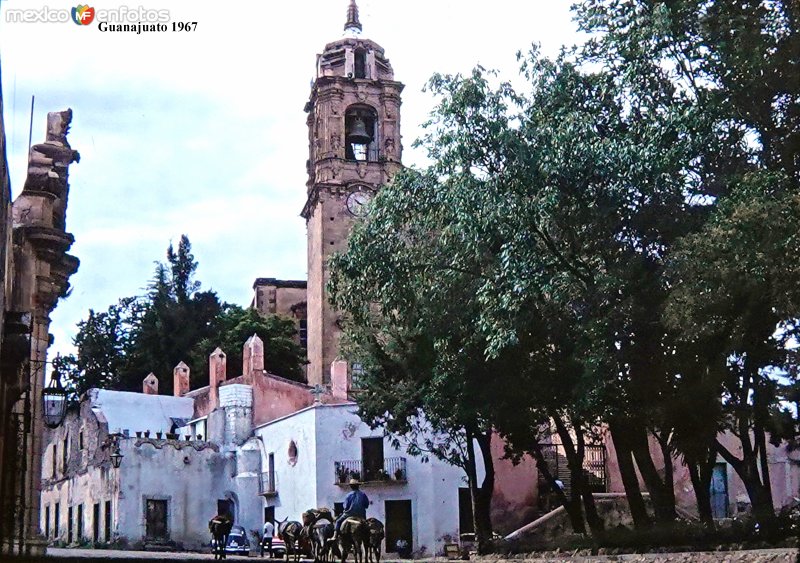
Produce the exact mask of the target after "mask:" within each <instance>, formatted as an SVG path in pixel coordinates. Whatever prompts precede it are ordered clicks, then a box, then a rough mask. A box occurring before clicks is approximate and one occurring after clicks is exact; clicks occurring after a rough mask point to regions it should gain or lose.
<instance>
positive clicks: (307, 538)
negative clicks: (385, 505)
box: [208, 479, 385, 563]
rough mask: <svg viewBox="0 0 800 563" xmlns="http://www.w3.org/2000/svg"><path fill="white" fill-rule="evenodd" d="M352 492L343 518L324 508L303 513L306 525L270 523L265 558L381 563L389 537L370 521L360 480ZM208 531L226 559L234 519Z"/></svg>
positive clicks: (215, 522)
mask: <svg viewBox="0 0 800 563" xmlns="http://www.w3.org/2000/svg"><path fill="white" fill-rule="evenodd" d="M350 489H351V491H350V493H348V495H347V497H346V498H345V501H344V508H343V510H342V512H341V514H338V515H334V514H333V512H332V511H331V509H330V508H326V507H320V508H311V509H309V510H306V511H305V512H303V514H302V515H301V521H302V522H298V521H295V520H289V518H288V517H287V518H285V519H283V520H281V521H278V522H276V523H273V522H269V521H268V522H267V523H266V524H265V525H264V533H263V536H262V538H261V556H262V557H263V556H264V555H265V553H266V554H267V555H269V557H270V558H273V557H274V556H275V555H278V554H280V552H281V551H283V554H284V556H285V558H286V561H287V562H288V561H289V558H290V557H293V558H294V561H299V560H300V556H301V555H302V556H306V557H313V558H314V561H331V562H333V561H335V560H337V559H340V560H341V561H342V563H344V562H345V561H346V560H347V556H348V555H350V554H351V553H352V554H353V559H354V560H355V562H356V563H362V562H364V561H366V562H368V563H369V562H375V563H380V560H381V545H382V543H383V539H384V537H385V532H384V526H383V522H381V521H380V520H378V519H377V518H367V508H368V507H369V504H370V501H369V498H368V497H367V495H366V493H364V492H363V491H362V490H361V483H360V482H359V481H358V480H357V479H351V480H350ZM275 524H277V526H276V525H275ZM208 528H209V531H210V532H211V536H212V540H211V545H212V548H213V551H214V559H225V558H226V552H227V551H230V547H231V545H232V542H231V530H232V528H233V520H232V518H231V516H230V515H229V514H227V513H226V514H218V515H217V516H215V517H214V518H212V519H211V520H210V521H209V523H208ZM272 534H277V538H278V540H280V542H281V543H283V545H284V546H285V547H284V549H283V550H279V549H277V542H275V538H274V537H273V535H272ZM245 542H246V538H245ZM233 547H238V545H237V546H233Z"/></svg>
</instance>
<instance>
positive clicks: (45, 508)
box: [44, 505, 50, 538]
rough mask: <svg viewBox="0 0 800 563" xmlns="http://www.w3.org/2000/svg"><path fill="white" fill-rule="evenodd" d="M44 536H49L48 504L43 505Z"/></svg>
mask: <svg viewBox="0 0 800 563" xmlns="http://www.w3.org/2000/svg"><path fill="white" fill-rule="evenodd" d="M44 537H46V538H49V537H50V506H49V505H48V506H45V507H44Z"/></svg>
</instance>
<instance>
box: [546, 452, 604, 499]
mask: <svg viewBox="0 0 800 563" xmlns="http://www.w3.org/2000/svg"><path fill="white" fill-rule="evenodd" d="M539 447H540V448H541V450H542V455H543V457H544V460H545V463H546V464H547V467H548V470H549V471H550V474H551V475H552V476H553V477H554V478H556V479H559V480H561V482H562V483H563V486H564V490H565V491H567V492H569V490H570V488H571V481H572V476H571V473H570V469H569V466H568V464H567V455H566V452H565V451H564V446H563V445H561V444H539ZM583 478H584V479H585V480H586V485H587V487H588V488H589V490H590V491H592V492H595V493H603V492H606V487H607V483H606V449H605V446H602V445H596V444H585V445H584V457H583ZM539 479H540V480H543V476H542V474H541V473H540V474H539Z"/></svg>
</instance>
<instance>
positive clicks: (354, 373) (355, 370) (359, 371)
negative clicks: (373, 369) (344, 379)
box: [350, 362, 364, 389]
mask: <svg viewBox="0 0 800 563" xmlns="http://www.w3.org/2000/svg"><path fill="white" fill-rule="evenodd" d="M363 375H364V366H362V365H361V364H359V363H356V362H354V363H353V364H352V365H351V366H350V388H351V389H361V378H362V376H363Z"/></svg>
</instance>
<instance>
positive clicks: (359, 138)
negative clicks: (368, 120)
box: [347, 116, 372, 145]
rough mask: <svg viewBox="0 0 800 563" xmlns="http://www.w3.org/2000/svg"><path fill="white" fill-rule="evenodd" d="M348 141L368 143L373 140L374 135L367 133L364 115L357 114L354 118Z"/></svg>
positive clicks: (360, 143)
mask: <svg viewBox="0 0 800 563" xmlns="http://www.w3.org/2000/svg"><path fill="white" fill-rule="evenodd" d="M347 142H348V143H352V144H354V145H368V144H370V143H371V142H372V135H370V134H369V133H367V126H366V125H365V124H364V118H363V117H360V116H356V117H355V119H353V126H352V127H351V128H350V133H348V134H347Z"/></svg>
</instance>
